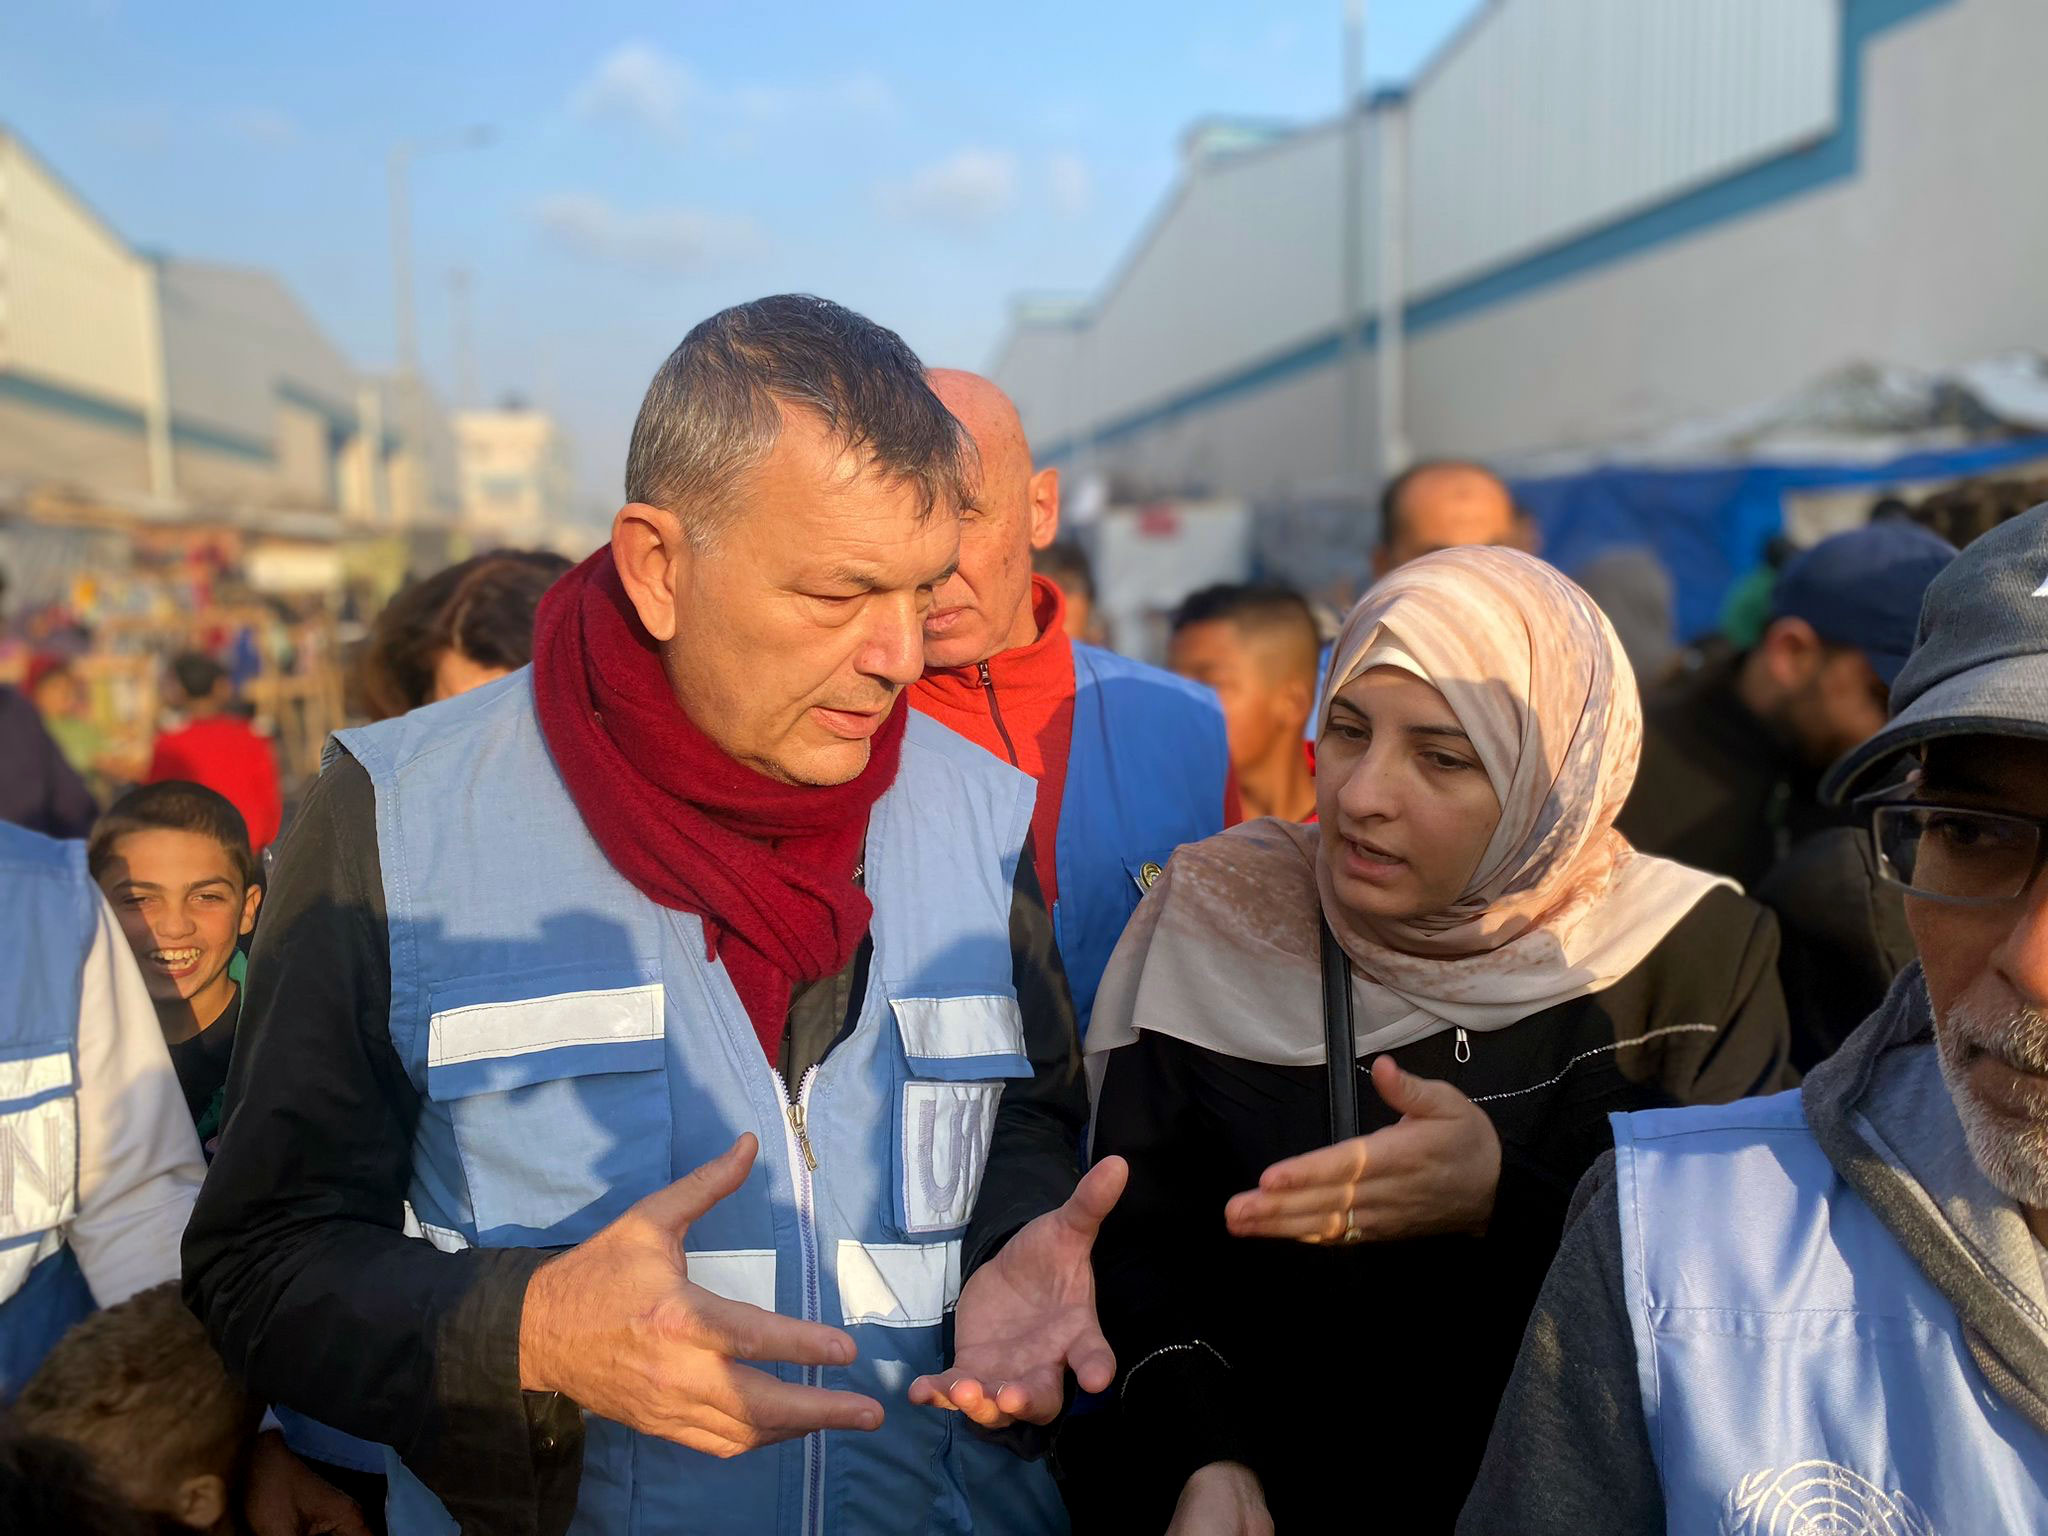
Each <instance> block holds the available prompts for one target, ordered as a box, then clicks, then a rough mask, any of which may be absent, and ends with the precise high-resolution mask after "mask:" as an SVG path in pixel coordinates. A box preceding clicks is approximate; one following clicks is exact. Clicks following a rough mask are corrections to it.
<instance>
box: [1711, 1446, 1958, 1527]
mask: <svg viewBox="0 0 2048 1536" xmlns="http://www.w3.org/2000/svg"><path fill="white" fill-rule="evenodd" d="M1721 1528H1722V1530H1723V1531H1725V1532H1726V1533H1727V1536H1938V1533H1937V1532H1936V1531H1935V1529H1934V1523H1933V1522H1932V1521H1930V1520H1929V1519H1928V1518H1927V1517H1926V1516H1925V1515H1924V1514H1922V1513H1921V1512H1920V1510H1919V1507H1918V1506H1917V1505H1915V1504H1914V1503H1913V1501H1912V1500H1911V1499H1909V1498H1907V1497H1906V1496H1905V1495H1904V1494H1903V1493H1886V1492H1885V1491H1884V1490H1883V1489H1882V1488H1880V1487H1878V1486H1877V1484H1875V1483H1873V1482H1871V1481H1870V1480H1869V1479H1868V1478H1866V1477H1861V1476H1859V1475H1857V1474H1856V1473H1854V1472H1852V1471H1850V1470H1849V1469H1848V1468H1847V1467H1844V1466H1839V1465H1837V1464H1836V1463H1834V1462H1832V1461H1802V1462H1798V1463H1796V1464H1795V1465H1793V1466H1789V1467H1785V1468H1783V1469H1779V1468H1776V1467H1766V1468H1765V1469H1764V1470H1762V1471H1760V1472H1752V1473H1750V1474H1749V1476H1747V1477H1745V1478H1744V1479H1743V1480H1742V1481H1741V1482H1740V1483H1738V1484H1736V1486H1735V1488H1734V1489H1733V1490H1732V1491H1731V1492H1730V1493H1729V1495H1728V1501H1727V1505H1726V1507H1725V1510H1724V1514H1723V1518H1722V1522H1721Z"/></svg>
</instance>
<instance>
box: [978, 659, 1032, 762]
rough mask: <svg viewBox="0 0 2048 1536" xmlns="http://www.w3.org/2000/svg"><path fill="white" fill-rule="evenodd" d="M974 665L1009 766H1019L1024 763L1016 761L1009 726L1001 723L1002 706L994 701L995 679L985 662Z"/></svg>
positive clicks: (1015, 747) (1014, 744)
mask: <svg viewBox="0 0 2048 1536" xmlns="http://www.w3.org/2000/svg"><path fill="white" fill-rule="evenodd" d="M975 666H976V669H977V670H978V671H979V672H980V673H981V691H982V692H983V693H985V694H987V695H988V712H989V715H990V717H991V718H992V719H993V720H994V721H995V723H996V734H997V735H998V736H1000V737H1002V738H1003V750H1004V751H1005V752H1008V753H1009V754H1010V766H1011V767H1012V768H1021V767H1023V766H1024V765H1023V764H1022V763H1020V762H1018V761H1017V743H1015V742H1014V741H1012V740H1010V728H1009V727H1008V726H1007V725H1005V724H1003V706H1002V705H1000V704H998V703H997V702H996V680H995V679H994V678H993V677H991V676H989V671H988V663H987V662H985V661H983V662H977V663H976V664H975Z"/></svg>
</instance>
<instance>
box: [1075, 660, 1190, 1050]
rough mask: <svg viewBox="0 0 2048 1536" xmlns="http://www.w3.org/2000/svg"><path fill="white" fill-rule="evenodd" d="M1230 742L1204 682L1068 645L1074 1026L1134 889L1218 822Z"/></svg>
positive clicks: (1088, 1005) (1089, 1006)
mask: <svg viewBox="0 0 2048 1536" xmlns="http://www.w3.org/2000/svg"><path fill="white" fill-rule="evenodd" d="M1229 776H1230V746H1229V742H1228V741H1227V739H1226V738H1225V736H1224V731H1223V709H1222V706H1221V705H1220V704H1218V703H1217V701H1216V696H1215V694H1213V693H1211V692H1210V691H1209V690H1208V689H1206V688H1201V687H1198V686H1197V685H1195V684H1193V683H1190V682H1188V681H1186V680H1185V679H1183V678H1178V677H1175V676H1174V675H1173V674H1172V673H1170V672H1162V671H1160V670H1159V668H1157V667H1148V666H1146V665H1145V664H1144V663H1142V662H1136V661H1131V660H1129V659H1128V658H1126V657H1123V656H1118V655H1116V654H1115V653H1114V652H1112V651H1104V650H1099V649H1097V648H1096V647H1094V646H1092V645H1076V646H1075V647H1074V736H1073V745H1072V746H1071V748H1070V749H1069V752H1068V757H1067V779H1066V787H1065V789H1064V790H1063V791H1062V792H1061V796H1060V825H1059V834H1058V840H1057V841H1058V847H1057V849H1056V851H1055V855H1056V860H1057V866H1058V869H1059V882H1060V890H1059V902H1058V906H1057V908H1056V909H1055V911H1054V913H1053V919H1054V929H1055V932H1056V935H1057V937H1058V939H1059V946H1060V959H1061V960H1062V961H1063V962H1064V963H1065V965H1066V971H1067V985H1068V986H1069V987H1070V988H1071V989H1072V991H1073V994H1074V1010H1075V1013H1076V1015H1077V1016H1078V1018H1079V1021H1080V1026H1081V1033H1082V1035H1083V1036H1084V1037H1085V1036H1086V1034H1087V1032H1088V1020H1089V1018H1090V1016H1091V1015H1092V1014H1093V1013H1094V1011H1095V993H1096V989H1097V988H1098V987H1100V986H1101V984H1102V973H1103V971H1104V969H1105V968H1107V966H1108V965H1109V957H1110V954H1111V952H1112V951H1113V950H1115V948H1116V941H1117V940H1118V939H1120V938H1122V937H1123V931H1124V925H1125V923H1127V922H1128V921H1129V920H1130V916H1131V913H1132V912H1134V911H1136V910H1137V906H1138V900H1139V898H1140V897H1142V896H1143V895H1144V894H1145V892H1146V891H1147V890H1149V889H1150V888H1151V884H1152V881H1154V880H1156V879H1158V877H1159V871H1160V870H1162V869H1163V868H1165V866H1166V861H1167V860H1168V859H1170V858H1171V857H1172V856H1173V850H1174V849H1176V848H1178V847H1179V846H1180V845H1181V844H1182V843H1193V842H1199V841H1200V840H1201V839H1203V838H1205V837H1210V836H1213V835H1214V834H1215V833H1217V832H1220V831H1222V830H1223V796H1224V790H1225V786H1226V785H1227V784H1228V782H1229Z"/></svg>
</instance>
